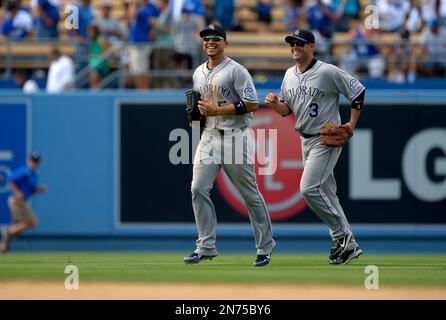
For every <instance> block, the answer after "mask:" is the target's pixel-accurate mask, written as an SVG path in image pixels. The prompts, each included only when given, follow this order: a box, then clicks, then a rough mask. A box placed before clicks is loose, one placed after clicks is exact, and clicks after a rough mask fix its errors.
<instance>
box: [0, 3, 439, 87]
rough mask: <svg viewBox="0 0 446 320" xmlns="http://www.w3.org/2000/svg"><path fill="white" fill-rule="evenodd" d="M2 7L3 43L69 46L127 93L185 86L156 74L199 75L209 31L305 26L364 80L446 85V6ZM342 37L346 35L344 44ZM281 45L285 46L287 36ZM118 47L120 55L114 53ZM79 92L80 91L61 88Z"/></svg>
mask: <svg viewBox="0 0 446 320" xmlns="http://www.w3.org/2000/svg"><path fill="white" fill-rule="evenodd" d="M0 3H1V9H0V29H1V32H0V39H1V41H2V43H5V42H7V41H9V42H12V43H17V42H25V41H39V42H52V43H53V42H54V43H57V42H58V41H60V40H62V39H64V40H67V41H69V42H70V43H71V45H72V46H73V48H74V50H73V55H72V57H71V59H72V60H73V64H74V66H75V67H74V70H75V73H79V72H81V70H85V69H87V70H89V75H88V77H89V78H88V79H89V81H88V83H89V87H90V88H96V87H97V86H98V85H99V84H100V82H101V80H102V79H103V78H105V77H106V76H107V75H108V74H110V72H111V71H113V70H114V69H115V67H116V65H117V64H118V65H120V64H121V65H125V66H126V70H127V72H128V75H129V79H131V83H130V84H128V87H134V88H137V89H148V88H155V87H182V86H186V85H187V83H186V82H184V81H182V80H181V79H178V77H170V78H163V77H161V78H159V79H158V78H157V82H156V83H154V81H151V77H149V75H150V73H151V71H152V70H173V71H178V70H182V71H188V70H189V71H190V70H192V69H193V67H194V66H195V65H196V64H197V63H198V61H197V59H199V54H200V50H199V45H200V39H199V36H198V32H199V30H201V29H202V28H203V27H204V26H205V25H206V24H208V23H218V24H220V25H222V26H223V27H224V28H225V29H226V30H227V31H228V32H231V31H232V32H237V31H238V32H243V31H246V32H253V31H258V32H259V33H264V32H276V31H280V32H281V33H282V34H283V33H285V32H290V31H292V30H294V29H296V28H308V29H310V30H312V31H313V32H314V34H315V35H316V38H317V41H316V42H317V43H318V48H317V54H319V55H324V56H331V57H335V59H334V62H335V63H337V64H339V65H341V66H342V67H343V68H345V69H346V70H347V71H349V72H351V73H353V74H356V75H358V76H361V77H369V78H374V79H387V80H388V81H393V82H414V81H416V79H417V78H419V77H446V0H288V1H274V0H254V1H251V0H170V1H169V0H79V1H77V2H75V3H71V2H70V0H0ZM369 5H373V6H374V7H369ZM76 17H77V18H78V19H75V18H76ZM248 17H251V18H252V17H254V19H255V21H251V22H254V23H251V24H250V25H249V26H248V24H247V23H245V22H246V21H247V20H249V19H248ZM375 18H378V19H375ZM377 21H379V23H378V24H376V22H377ZM253 25H254V28H253V27H252V26H253ZM337 35H342V37H341V39H343V40H342V41H343V42H342V41H341V43H340V42H339V41H338V39H339V37H336V36H337ZM277 38H278V40H280V34H278V35H277ZM259 39H261V38H259ZM383 39H384V40H386V41H384V40H383ZM388 39H391V41H387V40H388ZM230 40H231V39H229V41H230ZM2 45H3V44H2ZM339 47H343V48H344V49H343V50H342V54H336V53H337V52H339V50H338V51H337V48H339ZM113 48H115V49H118V50H115V51H114V52H112V49H113ZM118 51H119V54H116V52H118ZM255 51H256V50H252V52H253V55H254V56H255ZM67 58H69V59H70V57H67ZM332 61H333V60H332ZM180 78H181V77H180ZM73 86H76V84H72V85H71V86H70V85H67V86H65V87H64V88H71V87H73Z"/></svg>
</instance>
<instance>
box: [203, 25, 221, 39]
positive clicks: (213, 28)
mask: <svg viewBox="0 0 446 320" xmlns="http://www.w3.org/2000/svg"><path fill="white" fill-rule="evenodd" d="M209 34H217V35H219V36H222V37H223V39H225V40H226V32H225V29H223V27H222V26H219V25H218V24H210V25H208V26H207V27H206V28H204V29H203V30H201V31H200V37H201V38H203V37H204V36H207V35H209Z"/></svg>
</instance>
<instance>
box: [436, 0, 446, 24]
mask: <svg viewBox="0 0 446 320" xmlns="http://www.w3.org/2000/svg"><path fill="white" fill-rule="evenodd" d="M437 16H438V24H439V26H440V27H446V0H437Z"/></svg>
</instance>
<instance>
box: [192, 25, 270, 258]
mask: <svg viewBox="0 0 446 320" xmlns="http://www.w3.org/2000/svg"><path fill="white" fill-rule="evenodd" d="M200 37H201V38H202V40H203V43H202V49H203V51H204V52H205V54H206V55H207V56H208V61H207V62H205V63H203V64H202V65H200V66H199V67H198V68H197V69H196V70H195V72H194V75H193V83H194V85H193V89H194V90H196V91H198V92H200V94H201V97H202V100H200V101H199V105H198V107H199V110H200V113H201V114H203V115H205V116H206V123H205V128H204V130H203V134H202V136H201V140H200V143H199V145H198V147H197V151H196V154H195V159H194V166H193V178H192V206H193V210H194V214H195V221H196V225H197V229H198V239H197V241H196V246H197V248H196V250H195V251H194V252H193V253H192V254H191V255H190V256H188V257H185V258H184V262H185V263H187V264H191V263H198V262H200V261H201V260H204V259H212V258H214V257H216V256H217V249H216V246H215V242H216V227H217V217H216V213H215V208H214V205H213V204H212V201H211V199H210V191H211V189H212V186H213V183H214V180H215V178H216V176H217V174H218V172H219V170H220V168H223V170H224V172H225V173H226V174H227V175H228V177H229V179H230V180H231V181H232V183H233V184H234V186H235V187H236V188H237V189H238V191H239V192H240V194H241V195H242V197H243V200H244V201H245V204H246V206H247V207H248V211H249V216H250V221H251V225H252V228H253V231H254V238H255V242H256V248H257V257H256V260H255V261H254V266H257V267H260V266H265V265H267V264H268V263H269V262H270V259H271V252H272V251H273V249H274V247H275V241H274V240H273V236H272V229H271V221H270V217H269V213H268V210H267V208H266V204H265V201H264V199H263V197H262V195H261V194H260V192H259V189H258V186H257V182H256V176H255V173H254V165H253V152H254V147H253V142H252V140H251V136H250V133H249V130H247V129H248V127H249V125H250V123H251V121H252V112H254V111H256V109H257V106H258V103H259V101H258V98H257V93H256V90H255V87H254V83H253V80H252V77H251V75H250V74H249V72H248V71H247V70H246V68H244V67H243V66H241V65H240V64H238V63H237V62H235V61H234V60H232V59H230V58H228V57H226V56H225V55H224V50H225V48H226V47H227V46H228V42H227V41H226V33H225V31H224V29H223V28H222V27H221V26H219V25H214V24H211V25H209V26H207V27H206V28H205V29H203V30H202V31H201V32H200ZM233 141H242V143H234V142H233ZM234 149H235V150H234ZM231 151H232V152H233V155H234V156H235V158H241V160H242V161H234V159H233V158H234V157H227V156H226V155H227V153H230V152H231ZM224 154H226V155H224ZM240 156H241V157H240ZM228 158H229V159H228Z"/></svg>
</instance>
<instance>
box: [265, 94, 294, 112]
mask: <svg viewBox="0 0 446 320" xmlns="http://www.w3.org/2000/svg"><path fill="white" fill-rule="evenodd" d="M265 104H266V105H267V106H270V107H272V108H273V109H274V110H276V112H277V113H279V114H280V115H281V116H282V117H286V116H287V115H289V114H290V113H291V112H290V111H291V110H290V108H289V107H288V106H287V105H286V104H285V103H284V102H281V101H280V100H279V97H278V96H276V95H275V94H274V93H272V92H270V93H268V94H267V95H266V97H265Z"/></svg>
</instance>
